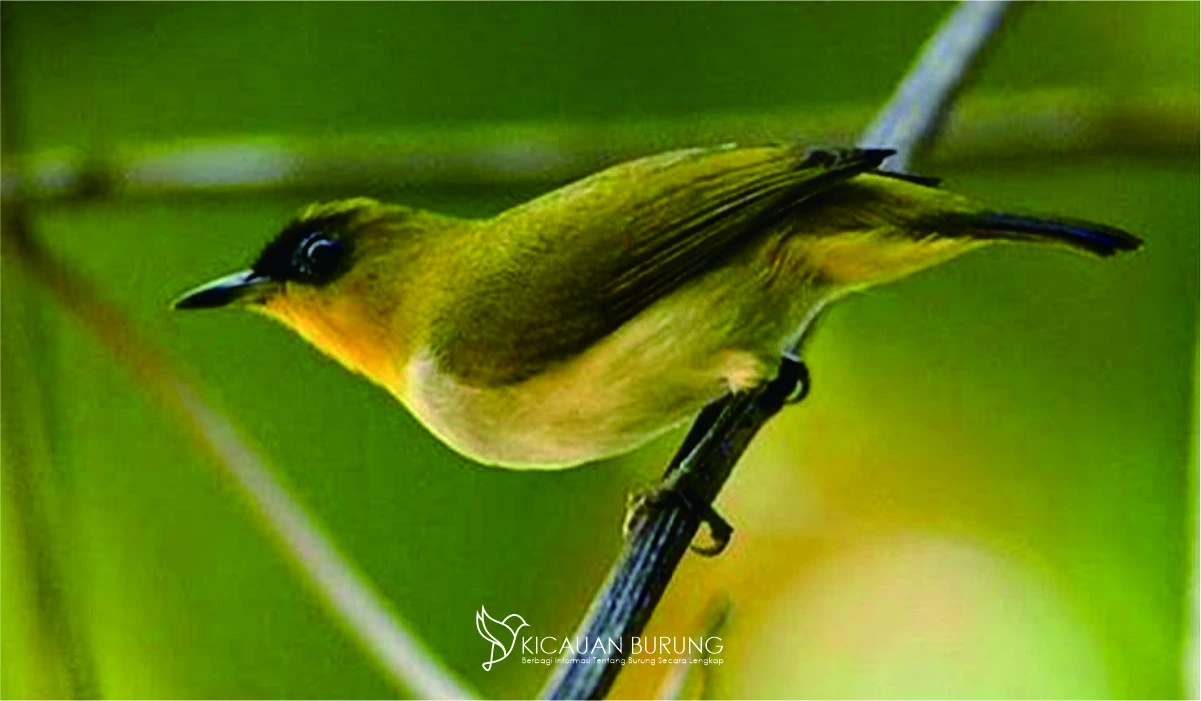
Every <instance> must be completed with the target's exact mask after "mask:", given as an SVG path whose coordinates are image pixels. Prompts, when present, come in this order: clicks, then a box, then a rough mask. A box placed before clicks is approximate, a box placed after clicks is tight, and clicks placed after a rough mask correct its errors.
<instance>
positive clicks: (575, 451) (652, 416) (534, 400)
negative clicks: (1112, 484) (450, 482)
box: [405, 271, 817, 469]
mask: <svg viewBox="0 0 1201 701" xmlns="http://www.w3.org/2000/svg"><path fill="white" fill-rule="evenodd" d="M728 272H733V271H728ZM731 282H732V281H731V280H730V279H729V278H728V276H726V277H725V279H723V277H722V276H718V277H714V276H710V277H708V278H707V279H705V280H702V281H698V282H697V283H694V284H693V285H690V286H689V287H687V288H685V289H682V290H679V291H677V292H676V293H674V294H672V295H671V296H670V297H668V298H667V299H665V300H663V301H661V302H659V303H657V304H655V305H653V306H652V307H650V308H649V309H647V310H646V311H644V312H643V313H642V314H640V315H638V316H637V317H635V318H634V319H632V320H631V321H630V322H628V323H626V324H625V325H624V326H622V327H621V328H619V329H618V330H617V331H616V332H614V333H613V334H611V335H610V336H608V337H607V338H605V339H604V340H602V341H601V342H599V343H597V344H596V345H595V346H593V347H592V348H590V349H589V350H587V351H585V352H584V353H582V354H581V355H579V356H577V357H575V358H573V359H571V360H569V361H566V362H564V363H562V364H560V365H557V366H555V367H553V368H551V369H549V370H547V371H546V372H543V373H542V374H540V375H537V376H535V377H533V378H530V379H528V380H525V381H523V382H521V383H519V384H516V385H511V386H507V387H494V388H475V387H467V386H463V385H461V384H458V383H457V382H455V381H454V379H453V378H450V377H447V376H446V375H443V374H440V373H439V372H438V371H437V366H436V363H435V361H434V360H433V358H432V357H431V355H430V354H429V353H428V351H424V352H419V353H417V354H416V355H415V356H414V358H413V360H412V361H411V362H410V363H409V365H408V367H407V368H406V369H405V375H406V381H407V387H408V392H407V395H408V397H407V401H405V403H406V404H407V405H408V407H409V409H410V410H411V411H412V412H413V413H414V414H415V415H416V416H417V417H418V418H419V419H420V420H421V421H422V423H424V424H425V425H426V427H427V428H429V429H430V430H431V431H432V432H433V433H434V434H435V435H437V436H438V437H440V438H441V439H442V440H444V441H445V442H446V443H447V444H448V445H450V446H451V447H452V448H454V449H455V450H456V451H458V452H460V453H462V454H463V455H465V456H467V457H469V458H471V459H473V460H476V461H479V462H481V463H486V464H492V465H500V466H504V467H513V468H543V469H555V468H563V467H569V466H572V465H578V464H580V463H584V462H589V461H593V460H599V459H601V458H606V457H612V456H614V455H619V454H621V453H625V452H628V451H630V450H633V449H634V448H637V447H638V446H640V445H642V444H643V443H646V442H647V441H649V440H651V439H652V438H654V437H656V436H658V435H660V434H662V433H664V432H665V431H667V430H669V429H671V428H672V427H673V426H675V425H677V424H679V423H680V422H682V421H684V420H686V419H688V418H690V417H692V416H693V415H695V414H696V412H697V411H699V410H700V409H701V408H702V407H703V406H704V405H706V404H708V403H709V402H711V401H713V400H715V399H717V398H719V397H721V396H723V395H724V394H726V393H727V392H730V391H731V390H739V389H746V388H749V387H753V386H755V385H757V384H758V383H760V382H762V381H765V380H766V379H770V378H771V377H772V376H773V375H774V373H775V370H776V364H777V362H778V357H779V353H780V352H781V351H782V350H783V349H784V347H785V346H786V345H787V344H788V342H789V341H791V337H792V336H793V335H794V334H795V333H796V329H797V327H798V326H799V325H800V324H801V323H802V321H803V320H804V319H805V318H807V317H808V316H809V314H810V312H811V311H812V309H813V308H815V307H816V306H817V305H816V303H812V304H805V303H802V302H799V301H797V300H799V299H800V298H802V297H804V296H805V295H798V294H797V293H796V291H795V290H793V295H792V297H793V303H791V304H788V305H785V307H784V308H777V309H774V310H773V309H765V308H763V305H761V304H759V305H756V304H755V302H756V298H758V297H760V295H750V296H749V297H748V296H747V295H743V294H731V293H732V292H737V291H738V290H733V289H730V288H731V285H730V283H731ZM719 287H720V288H721V289H722V292H724V293H725V294H720V293H719V294H714V291H715V290H716V289H717V288H719ZM759 292H760V294H762V293H763V292H765V291H763V290H760V291H759ZM714 300H716V301H714ZM724 300H741V301H739V302H738V303H739V304H745V305H746V309H745V310H743V309H732V308H729V306H728V305H729V302H727V301H724ZM773 316H774V317H775V318H774V319H772V320H771V322H770V324H769V327H770V328H767V329H765V328H764V323H765V322H764V319H766V318H771V317H773ZM781 317H784V318H781ZM752 326H754V328H756V329H757V331H755V332H751V330H750V329H751V327H752ZM742 327H746V331H745V332H744V330H743V328H742ZM777 327H778V331H777V330H775V329H776V328H777Z"/></svg>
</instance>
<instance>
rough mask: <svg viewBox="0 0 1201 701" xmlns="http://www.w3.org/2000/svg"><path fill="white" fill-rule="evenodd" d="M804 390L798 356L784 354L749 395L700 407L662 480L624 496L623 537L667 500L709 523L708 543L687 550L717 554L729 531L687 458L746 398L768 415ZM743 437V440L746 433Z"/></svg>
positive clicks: (805, 377) (802, 366) (806, 390)
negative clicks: (626, 503)
mask: <svg viewBox="0 0 1201 701" xmlns="http://www.w3.org/2000/svg"><path fill="white" fill-rule="evenodd" d="M808 394H809V370H808V368H806V366H805V364H804V363H803V362H801V361H800V359H798V358H797V357H796V356H795V355H793V354H791V353H789V354H786V355H785V356H784V357H783V358H782V359H781V361H780V370H779V372H778V373H777V374H776V377H775V379H773V380H772V381H771V382H770V383H768V385H767V386H766V387H765V388H763V389H762V390H760V391H758V392H754V393H747V392H741V393H738V394H731V395H727V396H725V397H722V398H721V399H719V400H717V401H715V402H713V403H712V404H709V405H708V406H706V407H705V408H704V409H703V410H701V413H700V415H698V416H697V419H696V421H694V422H693V425H692V429H691V430H690V431H689V432H688V435H687V436H686V437H685V438H684V442H683V444H681V446H680V449H679V450H678V451H677V452H676V457H675V458H674V459H673V460H672V462H671V465H670V466H669V467H668V469H667V473H666V474H665V475H664V477H663V480H662V481H661V482H660V483H659V484H658V485H656V486H655V487H653V488H651V489H649V490H647V491H645V492H641V493H638V494H632V495H631V496H630V500H629V507H628V509H627V511H626V519H625V524H624V531H625V533H626V535H627V536H628V535H629V534H630V533H631V532H632V531H633V530H634V529H635V528H636V527H637V525H638V524H639V523H640V522H641V521H642V520H643V519H645V518H647V517H648V516H649V515H650V513H651V511H652V510H654V509H655V508H658V507H662V506H665V505H666V504H667V503H668V502H669V501H670V500H672V499H677V500H679V502H680V503H681V504H682V505H683V506H684V507H685V508H687V509H688V510H690V511H691V512H692V513H694V514H696V516H697V517H698V518H699V519H700V521H701V523H703V524H706V525H707V526H708V527H709V540H710V542H709V543H707V544H705V545H703V546H701V545H693V546H692V550H693V551H694V552H697V553H699V554H701V555H706V556H713V555H717V554H719V553H721V552H722V551H723V550H725V548H726V545H728V544H729V542H730V537H731V535H733V533H734V529H733V528H732V527H731V526H730V524H729V523H728V522H727V521H726V520H725V519H724V518H722V516H721V514H719V513H717V511H716V510H715V509H714V508H713V505H712V503H711V501H712V497H711V496H710V498H705V497H704V496H703V495H704V494H706V493H707V492H710V491H713V492H714V493H715V492H716V490H715V489H710V488H709V486H710V485H708V484H707V478H706V477H705V476H704V475H701V474H698V473H697V472H696V471H695V470H694V469H693V467H692V466H693V461H692V460H690V459H689V458H690V457H691V456H692V454H693V453H695V452H697V451H698V450H699V449H700V448H701V447H702V444H704V443H705V442H706V440H707V439H710V438H711V437H713V436H715V435H720V433H721V432H720V431H718V425H719V424H721V423H722V419H724V418H726V417H727V416H728V415H736V414H738V413H739V412H741V411H742V410H743V409H744V408H745V407H743V406H740V405H743V404H745V403H746V402H747V401H751V402H754V403H756V404H759V405H762V406H761V407H758V408H760V409H762V410H764V411H766V412H767V415H768V416H770V415H771V414H773V413H775V411H777V410H778V409H779V408H780V405H781V404H792V403H796V402H799V401H801V400H802V399H804V398H805V397H806V396H807V395H808ZM781 397H782V398H783V400H782V401H781ZM731 405H734V406H731ZM764 420H766V419H764ZM755 428H757V427H755ZM753 430H754V429H752V432H753ZM747 440H749V435H748V436H747Z"/></svg>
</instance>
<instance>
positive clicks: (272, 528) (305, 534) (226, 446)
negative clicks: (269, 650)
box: [0, 208, 477, 699]
mask: <svg viewBox="0 0 1201 701" xmlns="http://www.w3.org/2000/svg"><path fill="white" fill-rule="evenodd" d="M0 240H2V242H3V250H4V254H5V255H11V256H12V257H13V258H15V259H17V260H18V261H19V262H20V263H22V264H23V265H24V267H25V268H26V269H27V270H28V271H29V272H30V273H31V274H32V276H33V277H34V278H35V279H36V280H37V282H39V283H40V284H41V285H42V286H43V287H44V288H46V289H47V290H49V291H50V292H51V293H52V294H53V295H54V297H55V298H56V299H57V301H58V302H59V303H60V304H61V305H62V306H63V307H64V308H65V309H66V310H67V311H68V312H70V314H71V315H72V316H73V317H74V318H75V319H76V321H78V322H79V323H80V324H81V325H82V326H83V327H84V328H85V329H87V330H88V331H89V332H91V334H92V335H93V336H94V337H95V339H96V340H97V341H98V342H99V343H100V345H101V346H102V347H104V348H105V349H107V350H108V351H109V352H111V353H112V355H113V356H114V357H115V358H116V359H117V360H118V361H119V362H120V363H121V364H122V365H123V366H124V367H125V369H126V370H128V371H129V372H130V373H131V374H132V375H133V376H134V378H135V379H136V380H137V381H138V382H139V384H141V385H142V386H143V387H145V388H146V389H147V390H149V391H150V392H151V393H153V394H154V395H156V396H157V398H158V399H159V400H160V401H161V402H162V404H163V405H164V406H165V407H166V408H167V409H168V410H169V412H170V414H171V416H172V417H173V418H174V419H175V420H176V421H177V422H178V423H179V424H180V425H181V426H182V427H183V428H184V429H185V430H186V432H187V433H188V434H189V436H190V437H191V438H192V439H193V440H195V441H196V442H197V443H198V444H199V445H200V446H201V447H202V448H203V449H204V450H205V451H206V452H208V453H209V455H210V456H211V457H212V458H213V460H214V463H215V464H216V466H217V467H218V468H219V469H220V470H221V472H222V474H223V476H224V477H226V478H227V479H228V481H229V482H230V483H231V484H232V485H233V486H234V487H235V489H236V490H237V491H238V492H239V493H240V494H241V495H242V496H243V497H244V498H245V499H246V500H247V502H248V503H249V504H250V506H251V508H252V509H253V510H254V512H255V514H256V515H258V516H259V517H260V518H259V522H260V523H261V524H262V526H263V527H264V528H265V530H266V531H267V532H268V533H269V534H270V535H271V536H272V537H273V538H274V539H275V540H276V541H277V542H278V543H279V545H280V548H281V550H282V551H283V552H284V553H285V555H286V556H287V559H288V560H289V561H290V563H291V564H292V565H294V566H295V567H296V569H297V570H298V572H299V574H300V575H301V579H302V580H303V581H304V582H305V583H307V584H308V585H309V586H311V587H312V588H313V590H314V591H315V592H316V593H317V595H318V596H319V597H320V598H321V600H322V602H323V603H324V604H325V605H326V606H327V608H328V609H329V610H330V611H331V612H332V613H333V615H334V617H335V618H336V619H337V620H338V621H339V622H340V623H341V624H342V625H343V626H344V627H345V628H346V629H347V630H348V631H349V632H350V634H351V635H352V636H353V637H354V638H355V639H356V640H357V641H358V642H359V643H360V644H361V645H362V646H363V647H364V648H365V649H366V650H367V651H368V652H369V653H370V655H371V657H372V658H374V659H375V661H376V662H377V663H378V664H379V666H380V667H381V669H382V670H383V671H384V672H385V673H386V674H387V676H388V678H389V679H390V680H391V681H392V682H393V683H394V684H395V685H396V686H397V687H399V688H402V689H408V690H409V691H411V692H412V693H414V694H415V695H416V696H418V697H421V698H440V699H455V698H475V697H477V694H475V693H474V692H473V691H472V690H471V689H470V688H469V687H467V686H466V685H465V684H464V683H463V682H462V681H461V680H460V679H458V677H457V676H456V675H455V674H454V673H453V672H451V671H450V670H449V669H447V668H446V667H444V666H443V665H442V663H441V662H439V661H438V660H437V659H436V658H435V657H434V656H433V654H432V653H431V652H430V651H429V650H427V649H426V647H425V645H424V644H423V643H422V642H421V641H420V640H419V639H418V638H417V636H415V635H414V634H413V633H412V632H410V631H409V629H408V627H407V626H406V625H405V624H404V623H403V622H402V621H401V620H400V619H399V618H398V617H397V615H396V614H395V613H394V612H393V611H392V610H391V609H390V608H389V606H388V604H387V602H386V601H385V600H384V598H383V597H381V596H380V594H379V593H378V592H377V591H376V590H375V588H374V587H373V586H372V585H371V584H370V582H369V581H368V580H367V579H366V578H365V577H363V576H362V575H360V574H359V573H358V571H357V570H356V569H355V567H354V565H353V564H352V563H351V562H350V560H349V559H348V558H347V557H346V555H344V554H343V553H342V552H341V551H340V550H339V549H338V547H337V545H336V544H335V543H334V542H333V541H332V540H331V539H330V538H329V536H328V535H326V533H325V531H324V530H323V529H322V528H321V526H320V525H319V524H318V523H317V521H316V519H315V518H314V517H313V516H312V515H311V514H309V513H308V512H307V511H306V510H305V508H304V506H303V505H301V503H300V502H299V501H297V500H296V498H295V497H293V496H292V495H291V494H290V493H289V492H288V489H287V487H285V485H284V484H283V483H282V482H281V481H280V479H279V478H278V477H276V476H275V474H274V472H273V471H272V469H271V468H270V466H269V465H268V464H267V462H266V461H265V460H264V459H263V458H262V456H260V455H259V454H258V452H257V451H256V450H255V449H254V448H253V447H251V446H250V445H249V444H248V443H247V442H246V441H245V440H244V439H243V438H242V437H241V436H240V435H239V434H238V431H237V429H235V428H234V426H233V424H232V423H230V421H229V420H228V419H227V418H225V416H223V415H222V414H221V413H220V412H219V411H217V410H216V409H214V408H213V407H212V406H211V405H209V404H208V403H207V402H206V401H205V400H204V399H203V398H202V397H201V396H200V393H199V392H198V391H197V390H196V389H195V388H194V387H193V386H192V384H191V383H189V382H188V381H187V380H185V379H184V378H183V376H182V375H181V374H180V373H179V372H178V371H176V370H175V369H174V368H172V367H171V364H170V363H169V362H168V360H167V358H166V356H165V355H163V354H162V353H161V352H160V351H158V350H157V349H156V347H155V345H154V343H153V342H152V341H151V340H150V339H149V338H147V337H145V336H144V335H143V334H141V333H140V332H139V331H138V329H137V328H135V326H134V325H133V323H132V322H130V321H129V320H128V319H127V318H126V316H125V315H124V314H123V313H122V312H121V311H120V310H119V309H117V308H116V307H114V306H112V305H110V304H108V303H106V302H104V301H102V300H101V298H100V297H99V296H98V295H97V293H96V291H95V290H94V289H93V288H92V286H91V285H89V284H88V282H87V281H86V280H85V279H84V278H83V277H82V276H80V275H79V274H78V273H77V272H76V271H75V270H73V269H71V268H70V267H69V266H68V265H67V264H66V263H65V262H64V261H62V260H60V259H58V258H56V257H55V256H54V255H53V254H52V253H50V252H49V251H48V250H46V248H45V247H44V246H43V245H42V244H41V243H40V242H39V241H38V240H37V239H36V238H35V237H34V236H33V232H32V231H31V230H30V224H29V221H28V219H27V218H26V216H24V215H22V214H17V213H15V212H13V211H11V210H10V209H8V208H6V211H5V217H4V231H3V236H2V237H0Z"/></svg>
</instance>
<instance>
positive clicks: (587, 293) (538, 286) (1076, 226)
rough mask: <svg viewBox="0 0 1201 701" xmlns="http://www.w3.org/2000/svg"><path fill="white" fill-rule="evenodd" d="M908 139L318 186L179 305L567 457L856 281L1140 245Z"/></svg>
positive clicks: (474, 448) (760, 344)
mask: <svg viewBox="0 0 1201 701" xmlns="http://www.w3.org/2000/svg"><path fill="white" fill-rule="evenodd" d="M893 153H894V151H892V150H890V149H879V148H851V147H808V146H805V145H803V144H769V145H762V146H739V145H722V146H717V147H705V148H691V149H684V150H676V151H670V152H666V153H661V154H658V155H652V156H648V157H644V158H640V159H637V160H632V161H628V162H624V163H620V164H617V165H614V166H612V167H609V168H607V169H604V170H601V171H600V172H597V173H595V174H593V175H590V176H588V177H585V178H583V179H581V180H578V181H575V182H573V183H570V184H567V185H565V186H563V187H560V188H558V189H556V190H553V191H551V192H549V193H547V194H545V195H542V196H540V197H537V198H535V199H533V200H531V201H528V202H526V203H524V204H520V205H518V206H515V207H513V208H511V209H508V210H505V211H503V212H501V213H499V214H497V215H495V216H492V217H489V218H478V219H468V218H458V217H452V216H446V215H442V214H437V213H434V212H430V211H425V210H421V209H417V208H412V207H404V206H398V205H389V204H382V203H380V202H378V201H375V200H373V199H369V198H354V199H347V200H339V201H333V202H326V203H318V204H313V205H310V206H308V207H306V208H304V209H303V210H302V211H301V212H300V213H299V214H298V216H296V217H295V218H294V219H293V220H292V221H290V222H289V223H288V224H287V225H286V226H285V227H284V228H283V229H282V231H280V232H279V233H278V235H277V236H275V238H274V239H273V240H271V241H270V243H268V244H267V245H266V247H265V248H264V249H263V250H262V252H261V254H260V255H259V256H258V257H257V258H256V259H255V260H254V262H253V263H252V264H251V266H250V268H249V269H246V270H243V271H240V272H237V273H234V274H232V275H227V276H225V277H222V278H220V279H217V280H215V281H213V282H210V283H208V284H205V285H202V286H200V287H198V288H195V289H193V290H191V291H189V292H187V293H185V294H184V295H183V296H182V297H180V298H178V300H177V301H175V303H174V307H175V308H177V309H202V308H215V307H237V308H241V309H247V310H250V311H253V312H258V313H261V314H264V315H266V316H268V317H271V318H273V319H275V320H277V321H279V322H282V323H283V324H284V325H285V326H287V327H290V328H291V329H293V330H294V331H296V332H297V333H298V334H299V335H300V336H302V337H303V338H304V339H306V340H307V341H308V342H309V343H311V344H312V345H314V346H315V347H316V348H318V349H319V350H320V351H322V352H323V353H325V354H327V355H328V356H330V357H332V358H334V359H335V360H337V361H338V362H340V363H341V364H342V365H344V366H346V367H347V368H349V369H350V370H351V371H353V372H356V373H358V374H361V375H363V376H364V377H366V378H367V379H369V380H370V381H372V382H374V383H376V384H378V385H380V386H381V387H383V388H384V389H385V390H387V391H388V392H389V393H390V394H391V395H392V396H394V397H395V398H396V399H397V400H399V402H400V403H401V404H403V405H404V406H405V407H407V408H408V410H409V411H410V412H411V413H412V414H413V415H414V416H415V417H416V418H417V419H418V420H419V421H420V422H421V423H422V424H423V425H424V426H425V427H426V428H428V429H429V431H431V432H432V433H433V434H434V435H436V436H437V437H438V438H440V439H441V440H442V441H443V442H444V443H445V444H446V445H448V446H449V447H450V448H452V449H453V450H455V451H457V452H458V453H460V454H462V455H464V456H466V457H467V458H469V459H471V460H474V461H476V462H479V463H483V464H487V465H496V466H501V467H507V468H514V469H561V468H566V467H571V466H574V465H580V464H582V463H588V462H593V461H597V460H601V459H605V458H611V457H614V456H618V455H622V454H625V453H628V452H630V451H632V450H634V449H636V448H638V447H639V446H641V445H643V444H645V443H647V442H648V441H650V440H652V439H654V438H655V437H657V436H660V435H662V434H664V433H665V432H667V431H669V430H671V429H672V428H673V427H675V426H677V425H679V424H681V423H682V422H684V421H686V420H688V419H689V418H691V417H694V416H696V415H697V413H698V412H699V411H700V410H701V409H702V408H703V407H705V406H706V405H708V404H710V403H712V402H714V401H716V400H718V399H720V398H722V397H724V396H728V395H729V394H730V393H737V392H744V391H749V390H752V389H754V388H756V387H759V386H761V385H762V384H763V383H765V382H769V381H771V380H772V378H773V377H774V376H775V375H776V372H777V368H778V367H779V361H780V358H781V355H782V354H786V353H788V352H789V349H791V348H794V347H795V346H796V344H797V343H798V342H799V340H800V339H801V338H802V337H804V336H806V334H807V333H808V332H809V331H810V330H811V329H812V328H813V326H814V321H815V319H816V318H817V317H818V315H819V314H820V313H821V311H822V310H824V309H826V308H827V307H828V306H829V305H830V304H832V303H835V302H837V301H839V300H842V299H844V298H846V297H847V296H848V295H851V294H853V293H855V292H858V291H862V290H865V289H867V288H869V287H872V286H875V285H880V284H884V283H888V282H892V281H895V280H898V279H900V278H904V277H906V276H908V275H911V274H913V273H916V272H918V271H920V270H923V269H925V268H928V267H930V266H933V265H936V264H939V263H943V262H946V261H948V260H950V259H952V258H954V257H956V256H959V255H961V254H964V253H967V252H969V251H974V250H976V249H980V248H984V247H987V246H991V245H993V244H998V243H1008V242H1020V243H1035V244H1047V245H1052V246H1058V247H1061V248H1066V249H1071V250H1075V251H1078V252H1083V253H1086V254H1093V255H1097V256H1103V257H1104V256H1110V255H1112V254H1114V253H1117V252H1119V251H1129V250H1134V249H1137V248H1139V247H1140V245H1141V243H1142V242H1141V240H1140V239H1139V238H1137V237H1135V236H1134V235H1132V234H1130V233H1127V232H1125V231H1123V230H1120V229H1118V228H1115V227H1112V226H1108V225H1104V224H1098V223H1092V222H1087V221H1082V220H1076V219H1068V218H1061V217H1044V216H1035V215H1028V214H1015V213H1010V212H1007V211H1002V210H998V209H995V208H993V207H992V206H989V205H986V204H984V203H982V202H978V201H977V200H975V199H972V198H969V197H966V196H962V195H958V194H955V193H953V192H950V191H948V190H946V189H944V188H943V187H942V186H941V183H940V182H939V181H938V180H936V179H933V178H927V177H923V176H917V175H912V174H908V173H899V172H890V171H888V170H886V169H884V167H883V164H884V161H885V159H887V158H888V157H889V156H890V155H892V154H893Z"/></svg>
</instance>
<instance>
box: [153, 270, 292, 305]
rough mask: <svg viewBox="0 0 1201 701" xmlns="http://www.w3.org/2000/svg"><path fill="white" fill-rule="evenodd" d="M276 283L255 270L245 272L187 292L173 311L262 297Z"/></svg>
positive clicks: (178, 300) (227, 276)
mask: <svg viewBox="0 0 1201 701" xmlns="http://www.w3.org/2000/svg"><path fill="white" fill-rule="evenodd" d="M273 286H274V283H273V282H272V281H271V278H268V277H265V276H262V275H259V274H257V273H255V272H254V271H253V270H243V271H241V272H237V273H234V274H233V275H226V276H225V277H223V278H220V279H218V280H213V281H212V282H210V283H208V284H205V285H201V286H200V287H197V288H196V289H194V290H189V291H188V292H185V293H184V294H183V296H181V297H180V298H179V299H177V300H175V302H174V303H173V304H172V305H171V307H172V308H173V309H213V308H215V307H224V306H228V305H230V304H233V303H234V302H237V301H239V300H244V299H246V298H247V297H254V296H262V294H263V293H264V292H266V291H267V290H268V289H269V288H271V287H273Z"/></svg>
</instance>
